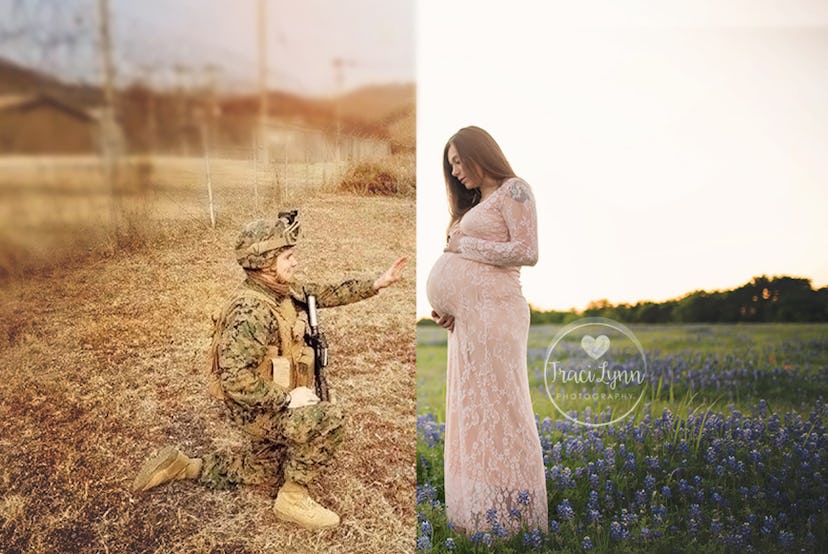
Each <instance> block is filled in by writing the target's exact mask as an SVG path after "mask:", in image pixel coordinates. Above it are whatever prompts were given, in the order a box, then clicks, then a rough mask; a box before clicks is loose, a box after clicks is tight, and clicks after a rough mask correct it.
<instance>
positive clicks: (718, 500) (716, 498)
mask: <svg viewBox="0 0 828 554" xmlns="http://www.w3.org/2000/svg"><path fill="white" fill-rule="evenodd" d="M710 500H711V501H712V502H713V504H716V505H717V506H721V505H722V504H724V498H722V495H721V494H719V493H718V492H714V493H713V495H712V496H711V497H710Z"/></svg>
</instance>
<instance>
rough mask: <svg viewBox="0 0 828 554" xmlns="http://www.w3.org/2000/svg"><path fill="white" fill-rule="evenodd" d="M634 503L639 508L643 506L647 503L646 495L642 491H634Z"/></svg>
mask: <svg viewBox="0 0 828 554" xmlns="http://www.w3.org/2000/svg"><path fill="white" fill-rule="evenodd" d="M635 503H636V504H638V505H639V506H643V505H644V504H646V503H647V493H646V492H644V489H638V490H637V491H635Z"/></svg>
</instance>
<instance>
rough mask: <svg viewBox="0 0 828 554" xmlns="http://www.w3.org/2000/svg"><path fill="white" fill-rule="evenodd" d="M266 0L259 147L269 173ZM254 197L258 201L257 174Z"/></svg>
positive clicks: (261, 34)
mask: <svg viewBox="0 0 828 554" xmlns="http://www.w3.org/2000/svg"><path fill="white" fill-rule="evenodd" d="M268 113H269V112H268V105H267V0H259V148H260V149H261V154H262V159H261V161H262V165H263V166H264V169H265V174H267V175H269V174H270V143H269V141H268V140H267V117H268ZM256 180H257V183H256V186H255V198H256V205H257V206H258V203H259V189H258V174H257V176H256Z"/></svg>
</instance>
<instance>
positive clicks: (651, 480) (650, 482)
mask: <svg viewBox="0 0 828 554" xmlns="http://www.w3.org/2000/svg"><path fill="white" fill-rule="evenodd" d="M655 484H656V480H655V477H653V476H652V475H649V474H648V475H647V476H646V477H645V478H644V488H645V489H647V490H648V491H651V490H653V489H654V488H655Z"/></svg>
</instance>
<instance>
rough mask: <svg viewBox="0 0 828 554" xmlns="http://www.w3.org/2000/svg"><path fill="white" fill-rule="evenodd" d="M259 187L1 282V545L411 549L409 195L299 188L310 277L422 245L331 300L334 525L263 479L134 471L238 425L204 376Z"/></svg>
mask: <svg viewBox="0 0 828 554" xmlns="http://www.w3.org/2000/svg"><path fill="white" fill-rule="evenodd" d="M248 202H249V196H245V194H244V193H243V192H239V193H238V195H237V196H236V197H235V198H233V203H229V202H228V203H227V206H231V205H232V206H233V208H234V209H233V210H231V209H229V208H228V209H226V210H225V212H224V213H223V215H222V217H221V218H220V219H219V225H218V226H217V228H216V229H210V228H209V226H206V225H204V224H203V222H202V223H199V224H189V225H187V222H188V221H189V220H188V219H187V218H183V219H181V220H179V222H177V223H173V224H170V221H171V219H163V220H161V222H162V224H170V226H171V230H165V231H164V232H163V233H159V234H158V235H156V238H155V239H154V240H152V241H149V242H146V243H144V244H143V245H142V246H141V247H139V248H133V249H130V250H126V251H123V252H116V253H115V254H114V255H111V256H107V257H99V256H87V257H86V258H85V260H84V261H83V263H78V264H76V265H74V266H57V267H53V268H51V269H48V270H43V271H39V272H38V273H36V274H33V275H31V276H28V277H27V278H24V279H16V280H15V279H12V280H6V281H5V282H4V283H3V286H2V288H1V289H0V299H1V300H2V302H1V303H0V306H1V307H0V364H2V365H0V368H2V369H0V371H2V379H0V399H2V402H0V545H3V546H2V550H3V552H33V553H46V552H113V553H114V552H124V553H126V552H158V553H161V552H164V553H166V552H188V553H189V552H205V553H206V552H360V553H362V552H401V551H407V552H410V551H413V550H414V541H415V523H416V517H415V508H414V488H415V469H414V456H415V436H414V428H415V395H414V386H415V385H414V383H415V379H414V373H415V364H414V356H415V354H414V352H415V350H414V340H415V339H414V323H415V308H414V298H415V295H414V275H415V268H414V267H413V265H414V264H413V261H414V252H415V239H414V228H415V224H414V220H415V219H414V202H413V200H409V199H398V198H392V199H389V198H360V197H354V196H339V195H334V194H329V193H315V194H306V195H304V197H303V198H297V199H296V200H295V201H294V202H292V204H293V205H296V206H298V207H299V208H300V213H301V217H302V220H303V223H304V232H305V240H304V242H303V243H302V244H301V245H300V247H299V249H298V253H299V255H300V259H302V261H303V265H304V267H305V273H306V274H307V276H308V277H312V278H314V279H315V280H316V279H319V280H329V279H335V278H338V277H342V276H344V275H354V274H359V273H364V272H365V271H366V270H381V269H384V268H385V267H386V266H387V265H388V264H390V263H391V261H393V259H394V258H395V257H396V256H398V255H408V256H409V258H410V259H411V263H410V265H409V267H408V268H407V269H406V271H405V279H404V281H403V282H402V283H399V284H398V285H397V286H395V287H392V288H391V289H387V290H385V291H383V292H382V293H381V294H380V295H379V296H377V297H375V298H372V299H369V300H367V301H364V302H360V303H357V304H353V305H349V306H344V307H340V308H335V309H331V310H324V311H323V312H322V313H321V315H320V318H321V322H322V324H324V325H325V327H326V333H327V335H328V340H329V343H330V345H331V359H332V365H331V366H330V367H329V381H330V383H331V386H332V387H333V388H334V389H335V390H336V393H337V397H338V401H339V402H340V403H341V404H342V405H343V406H344V408H345V409H346V410H347V412H348V413H349V415H350V419H349V425H348V428H347V434H346V439H345V442H344V445H343V447H342V448H341V449H340V451H339V452H338V454H337V456H336V460H335V463H334V464H333V465H332V467H331V468H329V469H328V470H326V471H325V472H324V473H323V474H322V476H321V478H320V479H319V482H318V483H317V484H316V485H315V486H313V487H312V493H314V495H315V496H316V497H317V498H318V500H320V502H322V503H323V504H325V505H327V506H329V507H331V508H332V509H334V510H336V511H337V512H338V513H340V515H341V516H342V524H341V525H340V526H339V527H338V528H335V529H332V530H326V531H323V532H312V531H306V530H303V529H300V528H298V527H295V526H292V525H288V524H284V523H282V522H280V521H278V520H277V519H276V518H275V516H274V515H273V514H272V512H271V511H270V506H271V499H270V495H272V493H273V491H269V490H257V489H253V488H240V489H237V490H235V491H221V492H215V491H211V490H207V489H204V488H202V487H200V486H198V485H196V484H194V483H192V482H176V483H172V484H169V485H165V486H163V487H159V488H158V489H154V490H153V491H150V492H148V493H145V494H143V495H139V494H133V493H132V492H131V491H130V489H129V487H130V485H131V481H132V479H133V478H134V476H135V473H136V471H137V469H138V467H139V466H140V464H141V462H142V461H143V460H144V459H145V458H146V457H147V456H148V455H149V454H151V453H152V452H153V451H155V450H157V449H158V448H160V447H162V446H164V445H167V444H174V445H178V446H180V447H182V448H183V449H184V450H186V451H187V452H188V453H191V454H196V455H198V454H204V453H206V452H208V451H210V450H212V449H213V448H216V447H223V446H230V445H233V444H237V443H239V441H240V436H239V435H238V433H237V432H236V431H235V430H234V429H232V428H231V427H230V426H229V425H228V424H227V423H226V422H225V421H224V420H223V419H222V416H221V413H222V412H221V409H220V406H219V405H218V404H217V403H216V402H215V401H213V400H211V399H210V397H209V396H208V395H207V393H206V383H207V369H206V361H207V358H206V351H207V348H208V346H209V340H210V337H209V335H210V331H211V320H210V318H211V315H212V314H213V312H214V311H215V310H217V309H218V308H220V306H221V305H222V303H223V301H224V300H225V298H226V297H227V295H228V294H229V293H230V292H231V291H232V289H233V288H234V287H235V285H236V283H237V282H238V281H239V280H240V279H241V278H242V271H241V269H240V268H239V267H238V266H237V265H236V263H235V261H234V259H233V256H232V243H233V241H234V239H235V236H236V233H237V231H238V229H239V228H240V227H241V225H242V224H243V223H244V222H245V221H247V220H249V219H250V218H252V217H253V216H254V215H256V213H258V212H259V211H261V210H262V208H247V207H246V206H247V205H248ZM270 204H271V205H270V206H268V207H269V208H271V209H272V208H273V206H272V204H273V203H272V202H271V203H270ZM265 205H267V204H265ZM182 221H183V223H182ZM190 223H192V222H190Z"/></svg>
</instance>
